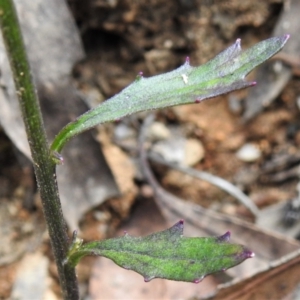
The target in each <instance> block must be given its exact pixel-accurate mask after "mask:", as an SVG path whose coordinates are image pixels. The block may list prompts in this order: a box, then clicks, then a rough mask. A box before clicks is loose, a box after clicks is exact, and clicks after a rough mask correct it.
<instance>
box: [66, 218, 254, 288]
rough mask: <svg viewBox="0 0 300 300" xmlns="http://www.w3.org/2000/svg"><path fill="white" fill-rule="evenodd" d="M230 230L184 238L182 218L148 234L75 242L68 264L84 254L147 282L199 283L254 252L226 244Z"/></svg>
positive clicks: (72, 263)
mask: <svg viewBox="0 0 300 300" xmlns="http://www.w3.org/2000/svg"><path fill="white" fill-rule="evenodd" d="M229 238H230V233H229V232H227V233H225V234H224V235H222V236H220V237H193V238H189V237H184V236H183V221H182V220H181V221H179V222H178V223H176V224H175V225H174V226H172V227H171V228H169V229H167V230H164V231H161V232H158V233H154V234H151V235H148V236H146V237H133V236H130V235H129V234H127V233H126V234H125V235H124V236H123V237H118V238H112V239H107V240H102V241H95V242H91V243H87V244H85V245H81V241H79V242H77V243H76V242H75V243H74V244H73V247H71V249H70V251H69V255H68V263H69V264H71V265H73V266H75V265H76V264H77V263H78V262H79V260H80V259H81V258H82V257H84V256H86V255H99V256H104V257H107V258H109V259H111V260H113V261H114V262H115V263H116V264H117V265H119V266H120V267H123V268H125V269H128V270H133V271H135V272H137V273H139V274H141V275H142V276H143V277H144V280H145V281H146V282H147V281H150V280H152V279H154V278H164V279H170V280H176V281H187V282H194V283H198V282H200V281H201V280H202V279H203V278H204V277H205V276H207V275H209V274H212V273H215V272H218V271H224V270H226V269H228V268H231V267H233V266H236V265H238V264H240V263H241V262H243V261H244V260H245V259H247V258H250V257H253V256H254V253H253V252H251V251H250V250H248V249H247V248H245V247H244V246H242V245H237V244H230V243H229Z"/></svg>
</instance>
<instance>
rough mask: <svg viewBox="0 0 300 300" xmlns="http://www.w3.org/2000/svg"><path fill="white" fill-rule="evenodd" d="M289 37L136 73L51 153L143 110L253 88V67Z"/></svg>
mask: <svg viewBox="0 0 300 300" xmlns="http://www.w3.org/2000/svg"><path fill="white" fill-rule="evenodd" d="M288 38H289V35H284V36H281V37H273V38H270V39H268V40H265V41H262V42H260V43H258V44H256V45H254V46H253V47H252V48H250V49H247V50H246V51H242V50H241V46H240V39H238V40H237V41H236V42H235V44H233V45H232V46H230V47H229V48H227V49H226V50H224V51H223V52H221V53H220V54H218V55H217V56H216V57H215V58H213V59H212V60H210V61H209V62H208V63H206V64H204V65H202V66H199V67H192V66H190V64H189V59H187V60H186V62H185V64H184V65H182V66H181V67H179V68H178V69H176V70H174V71H172V72H169V73H165V74H162V75H158V76H153V77H150V78H144V77H143V76H142V73H140V74H139V75H138V76H137V78H136V80H135V81H134V82H133V83H132V84H131V85H129V86H128V87H127V88H125V89H124V90H123V91H121V92H120V93H119V94H117V95H115V96H113V97H112V98H110V99H109V100H107V101H105V102H104V103H102V104H100V105H99V106H98V107H96V108H94V109H92V110H90V111H88V112H86V113H85V114H83V115H82V116H80V117H79V118H78V119H76V120H75V121H74V122H72V123H69V124H68V125H67V126H66V127H64V128H63V129H62V130H61V131H60V132H59V134H58V135H57V136H56V138H55V140H54V142H53V144H52V146H51V149H52V150H53V151H56V152H60V151H61V150H62V148H63V146H64V144H65V143H66V142H67V141H68V140H69V139H70V138H72V137H73V136H75V135H78V134H80V133H82V132H84V131H86V130H88V129H90V128H92V127H95V126H96V125H98V124H101V123H104V122H108V121H114V120H118V119H120V118H122V117H124V116H127V115H129V114H132V113H136V112H139V111H143V110H149V109H158V108H164V107H169V106H174V105H180V104H188V103H198V102H201V101H202V100H204V99H207V98H212V97H215V96H218V95H221V94H224V93H228V92H230V91H233V90H237V89H242V88H245V87H249V86H253V85H255V84H256V83H255V82H247V81H245V77H246V75H247V74H248V73H249V72H250V71H251V70H253V69H254V68H255V67H256V66H258V65H259V64H261V63H263V62H264V61H266V60H267V59H268V58H270V57H271V56H273V55H274V54H275V53H277V52H278V51H279V50H280V49H281V48H282V47H283V46H284V44H285V43H286V41H287V40H288Z"/></svg>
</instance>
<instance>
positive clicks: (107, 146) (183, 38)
mask: <svg viewBox="0 0 300 300" xmlns="http://www.w3.org/2000/svg"><path fill="white" fill-rule="evenodd" d="M283 2H284V1H281V0H267V1H258V0H255V1H254V0H247V1H239V0H232V1H217V0H216V1H213V0H203V1H201V0H198V1H196V0H195V1H193V0H172V1H163V0H147V1H146V0H141V1H131V0H124V1H118V0H109V1H108V0H98V1H94V0H87V1H79V0H78V1H77V0H69V1H68V4H69V6H70V8H71V11H72V13H73V15H74V18H75V20H76V24H77V25H78V29H79V31H80V35H81V37H82V41H83V44H84V48H85V51H86V54H87V56H86V59H85V60H84V61H81V62H79V63H78V64H77V65H76V66H74V72H73V76H74V84H75V85H76V87H77V89H78V90H80V91H81V92H82V93H83V94H84V95H86V97H87V98H89V99H90V101H91V102H92V103H99V102H101V101H103V100H104V99H107V98H109V97H110V96H112V95H114V94H115V93H117V92H119V91H120V90H121V89H123V88H124V87H125V86H126V85H128V84H130V83H131V82H132V81H133V80H134V78H135V77H136V75H137V74H138V73H139V72H140V71H142V72H143V74H144V76H146V77H148V76H153V75H156V74H160V73H162V72H166V71H169V70H172V69H174V68H176V67H178V66H180V65H181V64H183V63H184V61H185V58H186V57H187V56H189V57H190V61H191V64H192V65H199V64H203V63H205V62H206V61H207V60H209V59H210V58H212V57H213V56H214V55H216V54H217V53H219V52H220V51H221V50H222V49H224V48H225V47H227V46H229V45H230V44H232V43H233V42H234V41H235V40H236V39H237V38H241V39H242V47H243V48H247V47H249V46H251V45H253V44H254V43H256V42H258V41H260V40H262V39H266V38H268V37H270V36H271V35H272V31H273V29H274V27H275V25H276V22H277V21H278V18H279V14H280V12H281V11H282V9H283V5H284V4H283ZM287 2H288V1H287ZM250 77H251V78H252V77H254V78H255V74H251V75H250ZM258 84H259V82H258ZM247 93H248V91H247V90H243V91H238V92H235V93H232V94H230V95H225V96H222V97H218V98H216V99H211V100H208V101H205V102H203V103H201V104H198V105H197V104H194V105H188V106H183V107H175V108H169V109H165V110H163V111H160V112H157V116H156V118H157V120H158V122H159V123H161V124H163V125H165V126H166V127H172V126H173V127H174V126H175V127H180V128H181V130H182V131H183V133H184V136H185V138H187V139H195V140H197V141H200V142H201V145H202V146H203V148H204V155H203V156H204V157H203V158H202V159H201V160H199V161H197V162H196V163H195V164H194V165H193V168H195V169H197V170H201V171H206V172H209V173H211V174H214V175H217V176H220V177H222V178H224V179H225V180H228V181H229V182H231V183H233V184H234V185H236V186H238V187H239V188H240V189H242V190H243V192H245V193H246V194H247V195H248V196H249V197H250V198H251V199H252V200H253V202H254V203H255V204H256V205H257V207H258V208H259V209H263V208H266V207H268V206H270V205H274V204H276V203H281V202H285V201H287V200H290V199H293V198H295V197H296V196H297V184H298V182H299V179H298V171H297V170H296V169H295V168H296V167H297V166H298V165H299V162H300V152H299V146H300V131H299V129H300V122H299V113H300V108H299V106H298V104H297V101H298V99H299V95H300V85H299V77H297V75H294V76H292V78H291V80H290V81H289V82H288V84H287V85H286V86H285V88H284V89H283V91H282V92H281V93H280V95H279V96H278V97H277V98H276V100H275V101H274V102H273V103H272V104H271V105H270V106H268V107H267V108H264V109H263V110H262V111H261V112H260V113H259V115H258V116H257V117H255V118H253V119H252V120H250V121H248V122H243V120H242V113H243V109H244V108H243V99H244V98H245V97H246V96H247ZM298 102H299V101H298ZM233 103H234V104H235V105H233ZM143 118H144V115H143V114H140V115H138V116H137V117H129V118H128V121H125V123H126V122H127V123H126V124H130V126H131V127H132V128H134V131H135V134H137V133H138V128H139V124H140V120H141V119H143ZM117 125H119V123H115V124H108V125H105V126H103V127H102V128H101V129H99V132H100V137H99V139H100V140H101V143H102V147H103V149H104V154H105V155H106V158H107V161H108V163H109V165H111V168H112V169H113V172H114V173H117V174H119V175H118V176H121V178H122V176H123V177H126V176H127V172H129V171H128V170H129V169H128V170H125V171H124V168H123V169H122V166H123V164H122V163H120V162H123V161H124V160H128V159H135V158H136V155H135V153H134V151H132V145H133V147H134V141H133V142H132V143H131V142H129V144H126V145H125V146H124V144H123V146H122V145H121V144H122V143H121V144H120V143H117V144H114V142H113V141H114V132H115V127H116V126H117ZM101 135H102V136H101ZM134 139H136V138H133V140H134ZM248 143H250V144H253V145H255V147H256V148H257V149H259V152H260V156H259V157H258V158H257V159H255V160H253V161H251V162H247V161H245V160H241V159H239V157H238V156H237V151H238V150H239V149H241V148H242V147H243V145H245V144H248ZM128 145H129V146H128ZM112 151H113V153H114V154H112ZM280 159H281V161H283V163H282V164H280V165H278V164H276V163H274V161H275V162H276V161H277V160H280ZM269 166H271V167H269ZM153 168H154V170H155V174H156V176H157V178H158V179H159V182H160V183H161V184H162V186H163V187H164V188H166V189H167V190H168V191H170V192H171V193H174V194H176V195H177V196H179V197H180V198H182V199H188V200H190V201H192V202H194V203H198V204H200V205H202V206H203V207H205V208H214V209H217V210H218V211H220V212H223V213H227V214H230V215H234V216H237V217H240V218H242V219H248V220H249V221H251V220H253V218H252V216H251V214H250V213H249V212H248V210H247V209H245V208H244V207H243V205H241V204H240V203H239V202H238V201H237V200H236V199H235V198H233V197H232V196H229V195H228V194H227V193H226V192H224V191H222V190H220V189H219V188H218V187H215V186H213V185H211V184H208V183H207V182H204V181H199V180H198V179H194V178H191V177H189V176H185V175H183V174H182V173H179V172H178V171H175V170H172V169H170V168H165V167H161V166H159V165H157V164H153ZM268 168H269V169H268ZM122 172H123V173H125V174H122ZM130 172H131V174H132V175H131V176H132V178H130V180H129V182H127V183H126V184H127V186H126V187H123V190H125V191H126V192H125V194H124V197H123V198H122V197H121V198H116V199H111V200H108V201H106V202H105V203H104V204H103V205H101V206H100V207H97V208H95V209H94V210H92V211H90V212H89V213H87V214H86V215H85V217H84V218H83V220H82V221H81V224H80V229H81V231H82V236H83V237H84V239H85V240H86V241H89V240H93V239H99V238H105V237H110V236H113V235H114V234H115V233H116V230H117V229H118V228H119V226H120V224H122V222H123V221H125V220H127V222H129V221H128V220H130V218H131V216H132V214H133V213H134V212H135V211H136V209H138V208H139V207H140V206H141V205H142V204H141V203H142V202H143V201H142V200H141V199H149V198H151V195H152V191H151V188H150V187H149V186H148V185H147V184H146V183H145V182H144V181H143V179H141V177H140V176H139V174H138V172H137V173H135V171H132V170H131V171H130ZM120 174H121V175H120ZM276 174H277V175H278V174H279V175H278V176H276ZM118 176H117V177H118ZM118 178H119V177H118ZM118 178H117V182H118V184H119V185H122V184H123V183H124V185H125V180H124V181H122V179H121V180H120V179H119V181H118ZM121 190H122V187H121ZM0 200H1V201H0V202H1V203H0V205H1V208H0V215H1V217H0V219H1V221H0V223H1V224H2V225H3V224H6V225H5V226H4V227H3V226H2V225H1V226H0V228H2V229H0V230H3V231H5V232H4V233H2V234H1V235H2V236H6V237H8V241H7V242H6V245H7V247H8V248H9V247H10V245H13V246H11V247H16V249H17V250H16V254H15V255H12V256H9V257H8V256H7V254H8V253H9V249H7V250H3V252H4V253H6V254H5V261H1V258H0V262H2V264H1V266H0V299H9V297H10V293H11V290H12V286H13V282H14V281H15V276H16V270H17V268H18V265H19V264H20V261H21V259H22V257H23V256H24V253H25V252H26V251H28V249H29V248H32V249H35V248H36V249H40V250H39V251H41V252H42V253H43V254H45V255H46V256H47V257H49V258H50V264H49V270H50V277H51V282H52V283H51V289H52V291H54V294H55V295H59V288H58V284H57V276H56V270H55V266H54V263H53V260H52V259H53V258H52V256H51V251H50V246H49V241H48V238H47V235H46V234H45V224H44V221H43V217H42V209H41V205H40V204H39V196H38V193H37V188H36V185H35V182H34V175H33V173H32V170H31V168H30V166H27V167H24V164H22V157H21V155H20V154H19V153H18V152H17V150H16V149H15V148H14V146H13V145H12V143H11V142H10V140H9V139H8V138H7V137H6V135H5V134H4V132H2V131H1V132H0ZM147 201H148V200H147ZM7 215H10V216H13V220H14V221H11V220H12V218H10V221H5V220H6V219H5V218H6V217H7ZM5 222H6V223H5ZM7 223H9V226H8V225H7ZM24 224H25V225H26V224H27V225H26V226H25V225H24ZM123 226H124V225H123ZM145 226H148V225H145ZM99 228H100V229H99ZM150 231H151V230H150ZM299 234H300V233H299ZM23 239H26V241H27V242H26V243H25V245H24V242H23V243H22V240H23ZM12 240H13V241H12ZM19 241H20V243H19V244H18V242H19ZM28 242H30V246H28ZM93 263H94V260H93V259H91V260H87V261H86V264H85V266H80V268H79V271H78V273H79V274H81V275H79V280H80V282H82V285H84V284H86V285H87V283H88V281H89V278H90V276H91V275H90V274H91V270H92V265H93ZM85 289H86V290H88V288H87V287H86V288H85ZM87 293H88V292H86V294H87ZM58 297H59V296H58ZM93 299H96V298H93Z"/></svg>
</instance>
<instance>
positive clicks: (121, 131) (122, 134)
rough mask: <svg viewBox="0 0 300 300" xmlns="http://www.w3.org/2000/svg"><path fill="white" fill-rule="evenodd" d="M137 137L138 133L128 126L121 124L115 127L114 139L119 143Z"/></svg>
mask: <svg viewBox="0 0 300 300" xmlns="http://www.w3.org/2000/svg"><path fill="white" fill-rule="evenodd" d="M135 136H136V132H135V130H134V129H133V128H130V127H129V126H127V125H126V124H123V123H120V124H118V125H117V126H116V127H115V130H114V138H115V139H116V140H117V141H122V140H126V139H129V138H133V137H135Z"/></svg>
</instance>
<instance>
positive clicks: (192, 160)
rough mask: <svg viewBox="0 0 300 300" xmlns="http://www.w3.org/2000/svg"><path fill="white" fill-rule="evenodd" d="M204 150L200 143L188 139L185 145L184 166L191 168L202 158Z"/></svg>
mask: <svg viewBox="0 0 300 300" xmlns="http://www.w3.org/2000/svg"><path fill="white" fill-rule="evenodd" d="M204 155H205V150H204V147H203V145H202V143H201V142H200V141H199V140H196V139H188V140H187V141H186V143H185V159H184V164H185V165H187V166H193V165H195V164H196V163H198V162H199V161H201V160H202V159H203V158H204Z"/></svg>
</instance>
